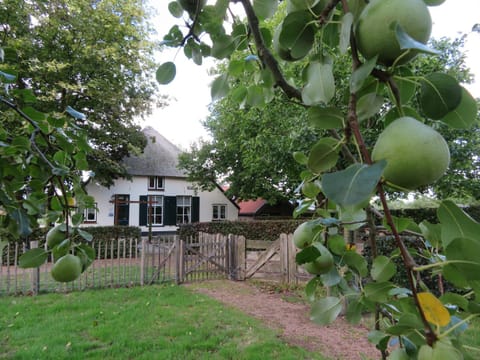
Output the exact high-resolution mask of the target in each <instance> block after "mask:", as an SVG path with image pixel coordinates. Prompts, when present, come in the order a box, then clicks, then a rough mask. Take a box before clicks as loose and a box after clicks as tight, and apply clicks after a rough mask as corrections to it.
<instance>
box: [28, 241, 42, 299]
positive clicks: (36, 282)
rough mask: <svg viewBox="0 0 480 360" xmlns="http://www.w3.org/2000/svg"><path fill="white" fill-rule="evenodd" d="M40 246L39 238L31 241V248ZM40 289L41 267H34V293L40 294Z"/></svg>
mask: <svg viewBox="0 0 480 360" xmlns="http://www.w3.org/2000/svg"><path fill="white" fill-rule="evenodd" d="M36 248H38V240H34V241H30V249H36ZM39 291H40V268H39V267H36V268H33V269H32V293H33V295H38V292H39Z"/></svg>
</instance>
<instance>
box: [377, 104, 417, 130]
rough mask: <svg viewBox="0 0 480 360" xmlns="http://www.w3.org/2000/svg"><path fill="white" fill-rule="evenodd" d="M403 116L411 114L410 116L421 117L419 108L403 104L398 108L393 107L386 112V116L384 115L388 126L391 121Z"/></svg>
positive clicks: (384, 120)
mask: <svg viewBox="0 0 480 360" xmlns="http://www.w3.org/2000/svg"><path fill="white" fill-rule="evenodd" d="M402 116H410V117H413V118H414V119H421V116H420V115H419V114H418V112H417V110H415V109H414V108H411V107H409V106H402V107H401V108H398V107H393V108H391V109H390V110H389V111H388V112H387V113H386V114H385V116H383V122H384V123H385V126H388V125H389V124H390V123H391V122H393V121H394V120H397V119H398V118H400V117H402Z"/></svg>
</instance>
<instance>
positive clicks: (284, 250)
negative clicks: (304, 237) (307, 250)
mask: <svg viewBox="0 0 480 360" xmlns="http://www.w3.org/2000/svg"><path fill="white" fill-rule="evenodd" d="M279 255H280V273H281V274H282V284H288V280H289V276H288V275H289V274H288V270H289V268H288V260H289V257H288V238H287V235H286V234H280V254H279Z"/></svg>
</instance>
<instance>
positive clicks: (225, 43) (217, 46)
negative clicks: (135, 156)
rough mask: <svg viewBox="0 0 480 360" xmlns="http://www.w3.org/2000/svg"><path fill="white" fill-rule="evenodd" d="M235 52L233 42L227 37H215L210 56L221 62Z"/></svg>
mask: <svg viewBox="0 0 480 360" xmlns="http://www.w3.org/2000/svg"><path fill="white" fill-rule="evenodd" d="M234 50H235V40H234V39H233V38H232V37H231V36H228V35H225V34H222V35H219V36H216V37H215V39H214V41H213V46H212V51H211V56H213V57H214V58H216V59H219V60H222V59H225V58H227V57H229V56H230V55H231V54H232V52H233V51H234Z"/></svg>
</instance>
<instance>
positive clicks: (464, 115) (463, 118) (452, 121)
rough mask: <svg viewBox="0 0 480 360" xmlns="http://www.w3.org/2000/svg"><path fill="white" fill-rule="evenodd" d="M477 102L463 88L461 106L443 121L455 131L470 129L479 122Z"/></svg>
mask: <svg viewBox="0 0 480 360" xmlns="http://www.w3.org/2000/svg"><path fill="white" fill-rule="evenodd" d="M477 111H478V109H477V102H476V101H475V99H474V98H473V96H472V95H471V94H470V93H469V92H468V91H467V90H466V89H465V88H463V87H462V100H461V101H460V104H459V105H458V106H457V107H456V108H455V109H454V110H452V111H451V112H449V113H448V114H447V115H445V116H444V117H443V118H442V119H441V121H442V122H443V123H445V124H447V125H448V126H450V127H451V128H454V129H469V128H471V127H472V126H473V125H475V123H476V122H477Z"/></svg>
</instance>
